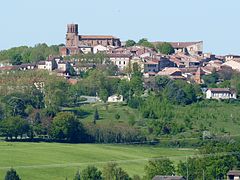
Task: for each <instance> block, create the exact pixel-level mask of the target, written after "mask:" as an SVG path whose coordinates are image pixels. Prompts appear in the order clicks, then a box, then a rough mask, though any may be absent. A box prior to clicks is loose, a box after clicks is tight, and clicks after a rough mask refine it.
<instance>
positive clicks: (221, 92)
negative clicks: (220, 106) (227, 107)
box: [206, 88, 237, 99]
mask: <svg viewBox="0 0 240 180" xmlns="http://www.w3.org/2000/svg"><path fill="white" fill-rule="evenodd" d="M206 98H207V99H237V94H236V92H235V91H233V90H231V89H229V88H209V89H208V90H207V92H206Z"/></svg>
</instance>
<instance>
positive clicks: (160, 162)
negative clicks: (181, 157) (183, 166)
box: [145, 158, 175, 180]
mask: <svg viewBox="0 0 240 180" xmlns="http://www.w3.org/2000/svg"><path fill="white" fill-rule="evenodd" d="M145 172H146V178H147V179H148V180H151V179H152V178H153V177H154V176H156V175H163V176H164V175H168V176H171V175H173V174H174V172H175V168H174V165H173V162H172V161H171V160H170V159H168V158H162V159H157V160H151V161H149V162H148V164H147V165H146V166H145Z"/></svg>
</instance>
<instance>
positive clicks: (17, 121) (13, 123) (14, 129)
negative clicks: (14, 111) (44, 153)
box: [0, 116, 30, 139]
mask: <svg viewBox="0 0 240 180" xmlns="http://www.w3.org/2000/svg"><path fill="white" fill-rule="evenodd" d="M29 130H30V128H29V124H28V122H27V121H26V120H24V119H22V118H21V117H19V116H15V117H9V118H7V119H4V120H3V121H1V123H0V131H1V133H2V135H3V136H5V137H6V138H10V139H12V138H13V137H15V138H16V139H17V137H18V136H20V137H22V136H23V134H27V133H28V132H29Z"/></svg>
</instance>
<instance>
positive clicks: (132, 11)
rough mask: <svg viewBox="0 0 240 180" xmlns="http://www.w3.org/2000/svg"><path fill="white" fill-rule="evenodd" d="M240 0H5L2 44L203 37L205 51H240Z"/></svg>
mask: <svg viewBox="0 0 240 180" xmlns="http://www.w3.org/2000/svg"><path fill="white" fill-rule="evenodd" d="M239 8H240V0H65V1H64V0H2V2H1V10H0V22H1V28H0V42H1V43H0V49H6V48H10V47H13V46H19V45H31V46H32V45H34V44H36V43H40V42H46V43H47V44H60V43H64V42H65V40H64V38H65V33H66V24H67V23H72V22H74V23H78V24H79V32H80V33H81V34H100V35H102V34H104V35H105V34H106V35H114V36H117V37H120V38H121V39H122V40H126V39H134V40H138V39H140V38H142V37H146V38H148V39H149V40H151V41H155V40H161V41H198V40H203V41H204V51H205V52H212V53H218V54H228V53H232V54H240V45H239V42H240V11H239Z"/></svg>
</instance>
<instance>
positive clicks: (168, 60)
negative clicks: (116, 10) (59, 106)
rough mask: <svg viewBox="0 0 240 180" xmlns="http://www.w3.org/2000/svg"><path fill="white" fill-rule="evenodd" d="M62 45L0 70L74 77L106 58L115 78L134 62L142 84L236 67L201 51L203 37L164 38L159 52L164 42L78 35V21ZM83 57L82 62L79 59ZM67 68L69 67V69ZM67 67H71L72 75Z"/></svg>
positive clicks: (228, 94) (221, 94)
mask: <svg viewBox="0 0 240 180" xmlns="http://www.w3.org/2000/svg"><path fill="white" fill-rule="evenodd" d="M65 40H66V43H65V46H63V47H60V48H59V53H60V56H51V55H50V56H49V57H48V58H47V59H46V60H45V61H37V62H36V63H23V64H20V65H2V66H1V67H0V71H11V70H21V71H26V70H48V71H49V72H56V73H57V75H58V76H64V77H66V78H68V79H75V80H73V81H72V82H76V81H77V79H76V75H79V74H81V72H84V71H87V70H89V69H91V68H93V67H95V66H101V65H104V64H106V61H107V60H110V62H111V63H112V64H114V65H116V66H117V68H118V73H117V74H116V76H117V77H119V78H130V72H131V69H132V68H133V66H134V64H137V65H138V67H139V68H140V71H141V72H142V73H143V77H144V82H145V85H146V86H147V84H149V82H151V80H152V78H153V77H156V76H166V77H169V78H171V79H175V80H179V79H180V80H185V81H187V82H189V83H196V84H203V83H204V80H203V79H202V76H204V75H210V74H212V72H218V71H223V70H226V69H231V70H234V71H240V56H239V55H225V56H219V55H215V54H211V53H205V52H203V49H204V45H203V41H196V42H168V43H169V44H170V45H171V46H172V48H173V50H174V52H173V53H171V54H163V53H161V52H159V51H158V50H157V49H156V48H154V47H156V46H157V45H158V44H162V43H165V42H148V41H147V39H142V40H145V41H146V42H147V43H149V44H151V45H152V46H151V47H148V46H149V45H148V46H144V45H138V44H136V43H134V44H132V45H131V46H126V42H122V41H121V40H120V39H119V38H116V37H114V36H110V35H101V36H99V35H79V33H78V25H77V24H69V25H68V26H67V34H66V38H65ZM99 53H102V54H104V57H103V60H102V62H101V63H100V64H99V62H98V63H95V62H92V61H91V60H88V61H84V59H81V57H80V56H79V57H77V56H78V55H81V54H83V55H84V54H99ZM83 61H84V62H85V63H83ZM70 69H71V70H70ZM70 71H74V72H75V73H74V76H75V77H74V76H73V74H71V72H70ZM210 91H211V92H212V93H210V94H211V95H210V94H209V93H208V95H207V98H208V99H211V98H215V99H216V98H217V99H218V98H223V99H225V98H227V99H228V98H236V97H237V96H236V92H235V91H234V90H232V89H229V88H222V89H221V88H215V89H209V91H208V92H210Z"/></svg>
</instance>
